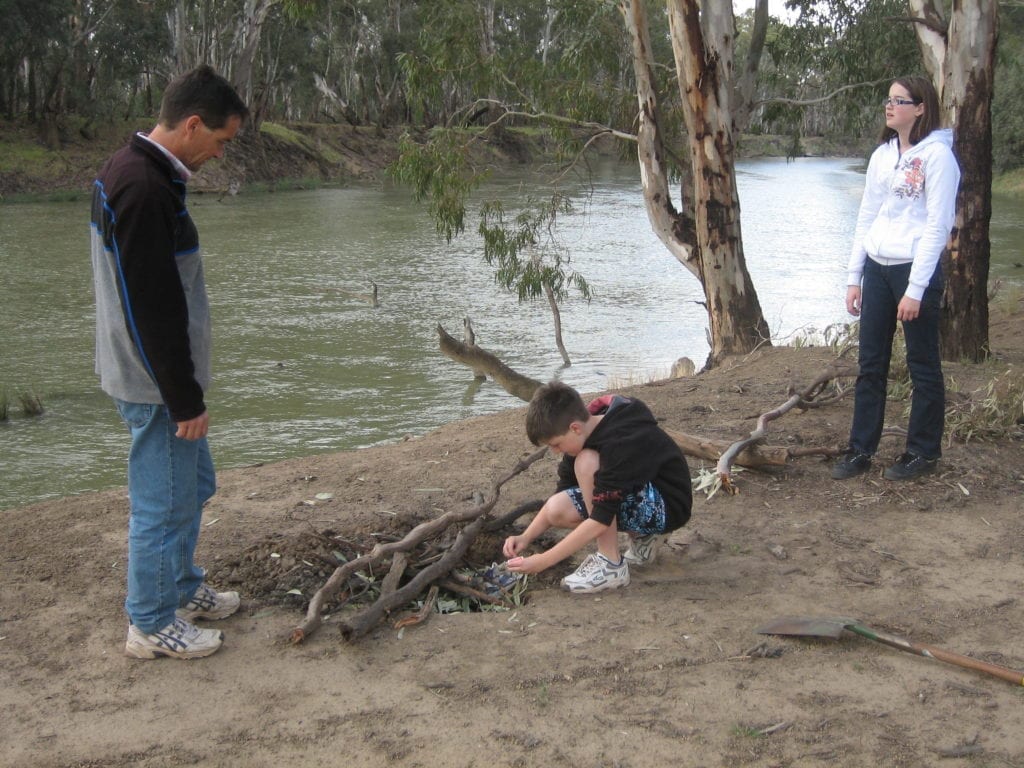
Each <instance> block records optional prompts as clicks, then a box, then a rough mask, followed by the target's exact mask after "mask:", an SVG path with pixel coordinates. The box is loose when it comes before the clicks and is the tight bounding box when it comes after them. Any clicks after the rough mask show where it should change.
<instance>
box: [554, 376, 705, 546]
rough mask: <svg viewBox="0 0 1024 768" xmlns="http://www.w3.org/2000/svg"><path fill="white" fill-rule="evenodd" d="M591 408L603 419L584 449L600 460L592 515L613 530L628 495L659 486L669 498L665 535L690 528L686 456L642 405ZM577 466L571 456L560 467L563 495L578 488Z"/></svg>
mask: <svg viewBox="0 0 1024 768" xmlns="http://www.w3.org/2000/svg"><path fill="white" fill-rule="evenodd" d="M588 408H589V409H590V412H591V413H593V414H595V415H599V416H602V415H603V416H604V418H603V419H601V422H600V423H599V424H598V425H597V427H596V428H595V429H594V431H593V432H591V433H590V436H589V437H588V438H587V440H586V442H585V443H584V444H583V447H584V448H591V449H593V450H595V451H597V452H598V454H600V457H601V461H600V467H599V469H598V470H597V475H596V476H595V478H594V509H593V510H592V512H591V515H590V516H591V517H592V518H593V519H594V520H596V521H597V522H599V523H603V524H605V525H610V524H611V523H612V521H613V520H615V517H616V515H617V514H618V508H619V504H620V503H621V501H622V499H623V498H624V497H625V496H626V495H627V494H629V493H632V492H635V491H638V490H639V489H640V488H642V487H643V486H644V485H646V484H647V483H654V486H655V487H656V488H657V489H658V490H659V491H660V492H661V495H662V497H663V498H664V499H665V516H666V526H665V530H666V531H674V530H675V529H676V528H680V527H682V526H683V525H685V524H686V522H687V521H688V520H689V519H690V510H691V508H692V506H693V491H692V488H691V486H690V469H689V467H688V466H687V464H686V459H685V458H684V457H683V452H682V451H681V450H680V449H679V446H678V445H676V443H675V441H674V440H673V439H672V438H671V437H669V436H668V435H667V434H666V433H665V431H664V430H663V429H662V428H661V427H659V426H658V422H657V420H655V418H654V414H652V413H651V410H650V408H648V407H647V405H646V404H644V402H643V401H641V400H637V399H635V398H630V397H624V396H622V395H614V396H605V397H602V398H599V399H597V400H595V401H593V402H592V403H590V405H589V406H588ZM573 462H574V459H573V457H572V456H564V457H563V458H562V461H561V463H559V465H558V490H560V491H562V490H565V489H567V488H572V487H574V486H578V485H579V483H578V482H577V480H576V473H575V471H574V469H573Z"/></svg>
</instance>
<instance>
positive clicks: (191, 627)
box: [171, 617, 199, 642]
mask: <svg viewBox="0 0 1024 768" xmlns="http://www.w3.org/2000/svg"><path fill="white" fill-rule="evenodd" d="M171 631H173V632H174V633H175V634H177V635H179V636H181V639H182V640H185V641H186V642H189V641H192V640H196V639H197V638H198V637H199V627H197V626H196V625H195V624H191V623H189V622H187V621H185V620H184V619H181V618H177V617H176V618H175V619H174V623H173V624H171Z"/></svg>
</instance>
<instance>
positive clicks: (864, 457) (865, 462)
mask: <svg viewBox="0 0 1024 768" xmlns="http://www.w3.org/2000/svg"><path fill="white" fill-rule="evenodd" d="M869 469H871V455H870V454H867V453H857V452H856V451H850V450H848V451H846V452H844V453H843V455H842V457H841V458H840V459H839V461H837V462H836V465H835V466H834V467H832V479H833V480H846V479H848V478H851V477H856V476H857V475H863V474H864V473H865V472H867V471H868V470H869Z"/></svg>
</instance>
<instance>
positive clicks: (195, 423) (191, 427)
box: [174, 411, 210, 440]
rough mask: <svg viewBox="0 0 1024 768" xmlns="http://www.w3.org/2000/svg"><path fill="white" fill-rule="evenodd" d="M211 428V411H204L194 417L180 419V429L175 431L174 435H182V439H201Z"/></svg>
mask: <svg viewBox="0 0 1024 768" xmlns="http://www.w3.org/2000/svg"><path fill="white" fill-rule="evenodd" d="M209 428H210V413H209V412H208V411H203V412H202V413H201V414H199V415H198V416H196V417H195V418H194V419H189V420H188V421H179V422H178V431H177V432H175V433H174V436H175V437H180V438H181V439H182V440H201V439H203V438H204V437H206V432H207V430H208V429H209Z"/></svg>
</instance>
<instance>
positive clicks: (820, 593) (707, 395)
mask: <svg viewBox="0 0 1024 768" xmlns="http://www.w3.org/2000/svg"><path fill="white" fill-rule="evenodd" d="M1022 317H1024V315H1022V314H1019V313H1018V314H1017V315H1015V316H1013V317H1012V318H1011V319H1006V318H1003V319H1001V320H997V321H994V323H993V331H992V339H993V347H994V349H995V350H996V351H997V352H998V353H999V355H1000V361H999V363H998V364H997V365H992V364H990V365H986V366H980V367H977V366H976V367H968V366H960V365H950V366H947V375H948V376H949V377H951V378H953V379H955V380H956V382H957V384H958V387H959V389H960V390H961V391H962V392H970V391H971V389H972V387H976V386H980V384H981V383H982V382H984V381H985V380H987V379H986V377H987V376H990V375H991V374H992V373H993V371H995V370H997V369H999V368H1000V366H1002V367H1005V364H1006V363H1013V364H1014V365H1015V366H1016V368H1017V370H1018V371H1019V370H1020V365H1021V364H1022V362H1024V352H1022V350H1024V344H1022V337H1024V334H1022V332H1021V331H1022V330H1024V327H1022V326H1024V323H1022V320H1021V318H1022ZM830 359H831V354H830V352H829V351H828V350H823V349H774V350H766V351H763V352H759V353H756V354H754V355H752V356H750V357H749V358H747V359H744V360H739V361H735V362H734V363H733V364H731V365H730V366H728V367H725V368H723V369H719V370H716V371H713V372H710V373H707V374H703V375H700V376H698V377H696V378H692V379H683V380H676V381H672V382H667V383H660V384H654V385H647V386H642V387H637V388H634V389H632V390H630V391H631V393H633V394H635V395H638V396H640V397H641V398H643V399H644V400H645V401H647V402H648V403H649V404H650V405H651V407H652V409H653V410H654V412H655V414H656V415H657V416H658V417H659V418H660V419H661V420H662V423H663V424H664V425H665V426H667V427H670V428H673V429H678V430H680V431H684V432H689V433H692V434H698V435H705V436H708V437H716V438H721V439H727V440H735V439H739V438H741V437H743V436H744V435H746V434H747V433H748V432H749V431H750V429H751V428H752V427H753V422H754V420H755V419H756V416H757V415H758V414H760V413H763V412H765V411H768V410H770V409H772V408H774V407H776V406H777V405H779V404H781V403H782V402H783V401H785V399H786V397H787V392H788V388H789V387H790V386H791V385H796V386H798V387H800V386H803V385H806V384H807V383H808V382H809V380H810V379H811V378H813V376H814V374H816V373H817V372H818V371H819V370H821V369H824V367H825V365H826V364H827V363H828V362H829V360H830ZM439 364H447V363H439ZM890 409H891V411H890V415H891V416H892V418H891V419H890V420H891V421H895V422H900V421H902V419H901V418H900V417H899V405H898V404H893V405H891V406H890ZM850 411H851V404H850V402H849V401H848V400H844V401H841V402H840V403H839V404H835V405H832V406H829V407H826V408H821V409H816V410H811V411H808V412H803V413H796V412H794V413H791V414H789V415H787V416H786V417H784V418H783V419H781V420H779V421H776V422H773V423H772V425H771V427H770V432H771V436H770V439H769V442H770V443H773V444H777V445H794V446H801V445H803V446H815V445H819V446H827V447H835V446H837V445H839V444H841V443H842V442H843V440H844V438H845V435H846V431H847V428H848V424H849V419H850ZM521 422H522V409H513V410H510V411H508V412H506V413H503V414H499V415H496V416H491V417H486V418H480V419H475V420H472V421H468V422H463V423H459V424H453V425H450V426H448V427H445V428H443V429H440V430H438V431H436V432H433V433H431V434H428V435H426V436H423V437H420V438H417V439H411V440H407V441H404V442H401V443H397V444H395V445H391V446H385V447H381V448H376V449H370V450H363V451H358V452H350V453H340V454H332V455H321V456H316V457H312V458H307V459H297V460H292V461H286V462H282V463H278V464H272V465H266V466H257V467H249V468H243V469H236V470H231V471H225V472H222V473H221V475H220V490H219V493H218V495H217V496H216V497H215V499H214V500H212V501H211V502H210V504H209V507H208V509H207V510H206V515H205V528H204V531H203V538H202V540H201V543H200V554H201V560H202V561H203V562H204V563H205V564H206V565H207V566H208V567H209V568H210V572H211V577H215V578H216V579H217V581H218V582H219V583H221V584H226V583H231V584H232V585H233V586H234V587H235V588H238V589H240V591H242V593H243V595H244V597H245V598H246V603H245V605H244V607H243V610H242V611H241V612H240V613H239V614H238V615H236V616H234V617H231V618H229V619H227V620H225V621H224V622H221V624H222V625H223V629H224V630H225V631H226V633H227V640H226V645H225V648H224V649H223V650H222V651H221V652H220V653H218V654H216V655H215V656H212V657H210V658H208V659H202V660H197V661H192V662H181V661H174V660H169V659H161V660H157V661H149V662H147V661H138V660H132V659H128V658H126V657H125V656H123V654H122V648H123V642H124V636H125V629H126V621H125V618H124V615H123V613H122V609H121V602H122V600H123V581H124V561H125V550H126V545H125V535H126V534H125V531H126V519H127V514H128V512H127V502H126V499H125V495H124V491H123V490H118V491H111V492H106V493H100V494H93V495H86V496H81V497H76V498H68V499H63V500H60V501H55V502H51V503H45V504H39V505H35V506H31V507H25V508H21V509H14V510H7V511H4V512H3V536H2V537H0V723H2V725H0V764H2V765H4V766H35V767H42V766H149V767H155V766H182V765H202V766H279V765H289V764H290V765H301V766H340V765H352V766H357V765H358V766H384V765H388V766H400V767H402V768H412V767H413V766H465V767H467V768H468V767H469V766H488V767H496V766H582V765H601V766H621V767H622V768H629V767H632V768H635V767H637V766H667V765H685V766H697V765H700V766H875V765H879V766H933V765H938V764H941V765H943V766H951V768H955V766H958V765H971V766H982V765H984V766H1024V706H1022V689H1021V687H1020V686H1014V685H1012V684H1010V683H1007V682H1004V681H1002V680H999V679H996V678H993V677H989V676H987V675H984V674H981V673H977V672H973V671H969V670H965V669H962V668H959V667H956V666H952V665H948V664H944V663H942V662H938V661H935V660H931V659H926V658H922V657H919V656H915V655H912V654H909V653H904V652H900V651H897V650H893V649H891V648H888V647H886V646H883V645H880V644H878V643H874V642H871V641H869V640H865V639H862V638H858V637H855V636H850V635H844V636H843V637H842V638H841V639H839V640H832V639H818V640H813V639H801V638H781V637H774V636H768V637H765V636H761V635H758V634H756V633H755V630H756V629H757V628H758V627H759V626H761V625H762V624H764V623H765V622H767V621H769V620H772V619H775V618H777V617H780V616H787V615H801V616H814V617H816V616H847V617H853V618H856V619H859V620H861V621H863V622H865V623H867V624H869V625H871V626H874V627H878V628H881V629H885V630H888V631H891V632H895V633H898V634H901V635H904V636H909V637H910V638H912V639H914V640H917V641H922V642H927V643H932V644H935V645H938V646H940V647H943V648H947V649H951V650H955V651H959V652H962V653H965V654H969V655H972V656H975V657H977V658H980V659H984V660H988V661H993V662H997V663H1000V664H1004V665H1007V666H1010V667H1014V668H1017V669H1024V641H1022V639H1021V638H1022V637H1024V617H1022V614H1021V610H1020V609H1021V601H1020V592H1021V588H1022V584H1024V569H1022V554H1021V553H1022V551H1024V520H1022V517H1021V506H1022V505H1021V493H1022V489H1024V474H1022V472H1024V442H1022V441H1021V440H1020V439H1019V437H1018V438H1016V439H1006V440H1003V441H1001V442H997V443H991V442H977V441H972V442H970V443H969V444H966V445H965V444H962V443H954V444H952V445H950V446H949V448H948V449H947V451H946V454H945V459H944V461H943V463H942V465H941V466H942V471H941V473H939V474H937V475H935V476H933V477H930V478H928V479H924V480H921V481H917V482H912V483H907V484H894V483H889V482H886V481H884V480H882V479H881V478H880V476H879V474H878V472H873V473H872V474H870V475H868V476H864V477H860V478H856V479H854V480H851V481H848V482H845V483H837V482H835V481H833V480H831V479H829V468H830V463H829V460H826V459H822V458H815V457H805V458H800V459H796V460H793V461H792V462H791V463H790V465H789V466H788V467H787V468H786V469H785V470H784V471H781V472H777V473H775V474H764V473H757V472H751V471H745V472H741V473H738V474H737V481H738V483H739V486H740V489H741V493H740V494H739V495H736V496H725V495H721V494H718V495H715V496H714V497H712V498H711V499H707V498H705V497H704V496H698V498H697V500H696V504H695V510H694V516H693V520H692V521H691V524H690V525H689V526H687V528H685V529H684V530H683V532H682V534H681V535H677V536H674V537H673V539H672V540H671V541H670V542H669V544H668V545H667V546H665V547H663V549H662V551H661V553H660V555H659V558H658V560H657V562H656V563H654V564H653V565H652V566H650V567H648V568H646V569H644V570H642V571H641V570H635V571H634V574H633V583H632V585H631V586H630V587H628V588H627V589H623V590H618V591H615V592H611V593H603V594H601V595H598V596H577V595H569V594H568V593H566V592H563V591H561V590H559V589H558V586H557V579H558V578H559V577H560V576H562V575H564V573H566V572H568V571H569V570H570V568H571V567H572V564H571V563H565V564H563V566H562V567H561V568H559V569H555V570H556V571H557V572H556V573H551V574H550V575H549V576H548V577H547V578H538V579H535V580H534V581H533V582H532V583H531V584H530V587H529V589H528V591H527V598H528V600H527V602H526V604H525V605H523V606H522V607H520V608H518V609H516V610H514V611H505V612H484V613H480V612H477V613H454V614H448V615H439V614H434V615H432V616H431V617H430V618H429V620H428V621H426V622H425V623H423V624H420V625H418V626H413V627H406V628H405V629H404V630H401V631H398V630H395V629H394V628H393V624H392V622H393V621H394V620H395V619H396V618H398V615H394V616H392V617H391V619H390V620H389V621H387V622H384V623H381V624H379V625H378V626H377V628H376V630H375V631H373V632H372V633H371V634H369V635H367V636H366V637H364V638H362V639H360V640H358V641H354V642H346V641H345V640H343V639H342V637H341V633H340V630H339V625H338V621H339V619H340V618H341V617H344V616H345V615H346V610H354V609H352V608H349V609H341V610H339V611H337V612H336V613H334V614H333V615H332V616H331V617H330V618H329V619H328V620H327V621H326V623H325V624H324V625H323V626H322V627H321V628H320V630H319V631H318V632H316V633H315V634H313V635H312V636H311V637H309V638H308V639H307V641H306V642H305V643H304V644H302V645H298V646H293V645H290V644H289V643H288V642H287V637H288V635H289V632H290V631H291V629H292V628H293V627H294V626H295V625H296V624H297V623H299V622H300V621H301V619H302V617H303V600H304V598H301V597H298V596H295V595H287V594H286V593H287V592H288V590H290V589H303V590H304V591H305V593H306V597H307V598H308V592H309V587H308V585H307V584H305V583H303V582H302V579H306V581H307V582H314V583H315V582H322V580H323V579H324V578H325V577H326V575H327V574H328V573H329V572H330V568H329V567H328V566H326V565H325V564H324V562H323V561H322V560H320V559H318V557H319V555H318V554H317V551H318V550H317V545H316V542H319V543H320V550H322V549H323V546H324V545H323V543H324V542H325V541H327V542H331V543H330V544H329V547H335V546H339V545H338V544H335V543H333V542H341V543H342V544H344V546H346V547H352V548H354V549H357V548H358V547H359V545H360V544H365V543H367V542H369V541H372V540H374V539H375V538H380V535H382V534H385V535H386V534H391V535H401V534H402V533H404V532H405V531H407V530H408V529H409V527H410V526H411V525H412V524H414V523H415V522H416V521H418V520H422V519H427V518H431V517H435V516H437V515H438V514H440V513H441V512H443V511H449V510H459V509H467V508H471V507H472V506H474V503H475V502H474V500H473V499H474V493H476V492H483V493H487V492H488V489H489V488H490V487H491V485H492V483H493V482H494V481H495V480H497V479H498V478H499V477H501V476H503V475H504V474H506V473H507V472H508V471H509V470H510V469H511V468H512V466H513V465H514V464H515V462H516V461H517V460H519V459H520V458H522V457H524V456H526V455H528V454H529V453H531V452H532V446H530V445H529V444H528V442H527V441H526V439H525V436H524V435H523V431H522V423H521ZM214 449H216V446H214ZM899 452H900V445H899V444H898V441H897V440H888V441H886V442H885V443H883V448H882V454H883V457H884V458H885V459H889V458H892V457H894V456H895V455H896V454H898V453H899ZM698 466H700V462H698V461H691V468H693V469H694V470H695V471H696V469H697V467H698ZM553 470H554V462H553V460H552V459H551V458H545V459H542V460H541V461H539V462H537V463H536V464H534V465H533V466H532V467H530V469H528V470H527V471H526V472H524V473H523V474H521V475H519V476H517V477H516V478H515V479H513V480H512V481H510V482H509V483H508V484H507V485H506V486H505V487H504V488H503V489H502V496H501V499H500V500H499V502H498V505H497V507H496V509H495V512H496V513H498V514H501V513H503V512H507V511H508V510H510V509H512V508H514V507H515V506H516V505H518V504H520V503H523V502H525V501H528V500H531V499H537V498H540V497H543V496H545V495H546V494H547V493H548V492H549V490H550V488H551V486H552V483H553ZM317 494H330V495H331V496H332V498H330V499H326V498H323V499H317ZM309 502H314V503H312V504H310V503H309ZM374 534H376V536H374ZM496 542H497V539H494V540H493V541H492V542H491V543H490V544H485V545H483V546H482V551H481V547H478V548H477V549H476V550H474V555H473V556H474V558H476V559H477V565H486V564H487V561H488V560H489V559H496V558H498V557H499V553H498V550H497V545H496ZM339 548H342V547H340V546H339ZM272 554H276V555H280V557H272V556H271V555H272ZM319 554H323V553H322V551H321V552H320V553H319ZM303 560H308V561H309V562H310V563H312V564H313V565H312V566H309V565H306V564H305V563H303V562H302V561H303ZM378 575H379V574H378ZM399 615H404V612H403V613H401V614H399Z"/></svg>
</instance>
